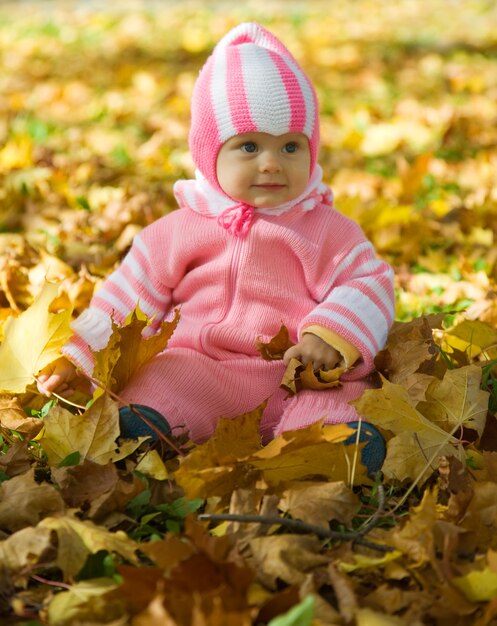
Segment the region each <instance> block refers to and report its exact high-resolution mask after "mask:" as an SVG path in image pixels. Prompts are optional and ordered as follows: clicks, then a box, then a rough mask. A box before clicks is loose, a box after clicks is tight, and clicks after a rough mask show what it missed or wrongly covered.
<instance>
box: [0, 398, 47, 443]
mask: <svg viewBox="0 0 497 626" xmlns="http://www.w3.org/2000/svg"><path fill="white" fill-rule="evenodd" d="M0 427H2V428H7V429H9V430H15V431H17V432H19V433H21V434H23V435H25V436H26V438H27V439H33V438H34V437H36V435H37V434H38V433H39V432H40V430H41V429H42V428H43V422H42V421H41V420H40V419H38V418H37V417H27V415H26V413H25V412H24V411H23V409H22V407H21V405H20V402H19V400H18V399H17V398H13V397H8V396H3V397H0Z"/></svg>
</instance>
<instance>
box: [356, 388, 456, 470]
mask: <svg viewBox="0 0 497 626" xmlns="http://www.w3.org/2000/svg"><path fill="white" fill-rule="evenodd" d="M352 404H353V405H354V406H355V407H356V409H357V411H358V412H359V414H360V415H362V416H364V417H365V418H366V419H367V420H368V421H370V422H371V423H372V424H375V425H376V426H378V427H379V428H382V429H385V430H390V431H392V432H393V433H394V435H395V436H394V437H393V438H391V439H389V440H388V442H387V456H386V459H385V462H384V464H383V468H382V470H383V472H384V473H385V476H387V477H388V478H395V479H398V480H405V479H407V478H409V479H411V480H414V479H422V480H426V478H428V476H429V475H430V473H431V471H432V469H434V467H432V465H431V464H432V463H435V461H436V460H437V459H438V458H439V457H440V456H451V455H453V454H454V455H457V456H460V457H461V458H464V452H463V451H462V450H461V449H460V448H459V442H458V440H457V439H455V438H454V437H453V436H452V435H451V434H450V433H448V432H447V431H445V430H444V429H442V428H440V426H438V425H437V424H435V423H433V422H432V421H430V420H429V419H427V418H426V417H424V415H423V414H421V413H420V412H419V411H418V410H417V409H416V408H415V407H413V406H412V404H411V401H410V398H409V396H408V393H407V391H406V390H405V389H404V388H403V387H402V386H401V385H394V384H393V383H390V382H389V381H387V380H385V379H383V387H382V388H381V389H368V390H366V391H365V393H364V394H363V395H362V396H361V398H359V400H356V401H354V402H353V403H352Z"/></svg>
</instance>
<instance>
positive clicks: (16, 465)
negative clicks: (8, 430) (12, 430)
mask: <svg viewBox="0 0 497 626" xmlns="http://www.w3.org/2000/svg"><path fill="white" fill-rule="evenodd" d="M32 463H33V457H32V456H31V454H30V453H29V449H28V441H26V440H23V441H14V443H13V444H12V445H11V446H10V448H9V449H8V450H7V452H6V453H5V454H0V470H1V471H2V472H5V474H6V475H7V476H10V477H11V478H12V476H18V475H19V474H24V473H25V472H27V471H28V470H29V468H30V467H31V465H32Z"/></svg>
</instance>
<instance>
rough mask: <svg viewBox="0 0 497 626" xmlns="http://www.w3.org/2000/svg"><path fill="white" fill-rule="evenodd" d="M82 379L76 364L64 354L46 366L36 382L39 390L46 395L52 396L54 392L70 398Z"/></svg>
mask: <svg viewBox="0 0 497 626" xmlns="http://www.w3.org/2000/svg"><path fill="white" fill-rule="evenodd" d="M81 380H82V379H81V376H80V375H79V374H78V372H77V368H76V366H75V365H74V364H73V363H71V361H69V360H68V359H66V357H64V356H62V357H60V358H59V359H57V360H56V361H53V362H52V363H49V364H48V365H47V366H46V367H44V368H43V369H42V370H41V372H40V373H39V374H38V376H37V381H36V382H37V386H38V391H39V392H40V393H42V394H43V395H44V396H51V395H52V392H54V393H56V394H57V395H59V396H62V397H63V398H68V397H69V396H71V395H72V394H73V393H74V391H75V388H76V386H77V384H78V382H81Z"/></svg>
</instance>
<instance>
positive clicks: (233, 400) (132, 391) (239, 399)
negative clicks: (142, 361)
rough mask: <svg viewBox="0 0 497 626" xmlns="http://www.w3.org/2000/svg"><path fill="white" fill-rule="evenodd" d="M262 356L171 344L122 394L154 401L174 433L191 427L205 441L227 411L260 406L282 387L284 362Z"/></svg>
mask: <svg viewBox="0 0 497 626" xmlns="http://www.w3.org/2000/svg"><path fill="white" fill-rule="evenodd" d="M273 363H274V362H269V361H263V360H262V359H260V358H258V357H253V358H252V357H241V358H234V359H228V360H225V361H218V360H216V359H211V358H210V357H208V356H206V355H205V354H202V353H199V352H196V351H194V350H191V349H189V348H176V347H174V348H170V349H168V350H166V351H165V352H163V353H161V354H159V355H157V356H156V357H155V358H153V359H152V360H151V361H150V362H149V363H147V364H146V365H145V366H144V367H143V368H141V369H140V371H139V372H137V374H136V375H135V376H134V377H133V378H132V379H131V380H130V382H129V383H128V385H127V386H126V388H125V389H124V390H123V391H121V393H120V394H119V395H120V396H121V398H123V400H124V401H125V402H126V403H130V404H142V405H146V406H149V407H151V408H153V409H155V410H156V411H158V412H159V413H161V414H162V415H163V416H164V418H165V419H166V420H167V421H168V423H169V425H170V426H171V428H172V432H173V434H180V433H181V432H185V431H187V432H188V433H189V436H190V438H191V439H192V440H193V441H195V442H197V443H200V442H202V441H205V440H206V439H208V438H209V437H210V436H211V435H212V434H213V433H214V430H215V429H216V426H217V424H218V422H219V419H220V418H221V417H236V416H238V415H241V414H243V413H247V412H248V411H252V410H254V409H255V408H257V407H258V406H259V405H260V404H262V402H263V401H264V400H266V399H267V398H269V397H270V396H271V395H272V394H273V393H274V391H275V390H276V389H278V385H279V382H280V380H281V376H282V372H281V365H280V366H278V365H274V364H273Z"/></svg>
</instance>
